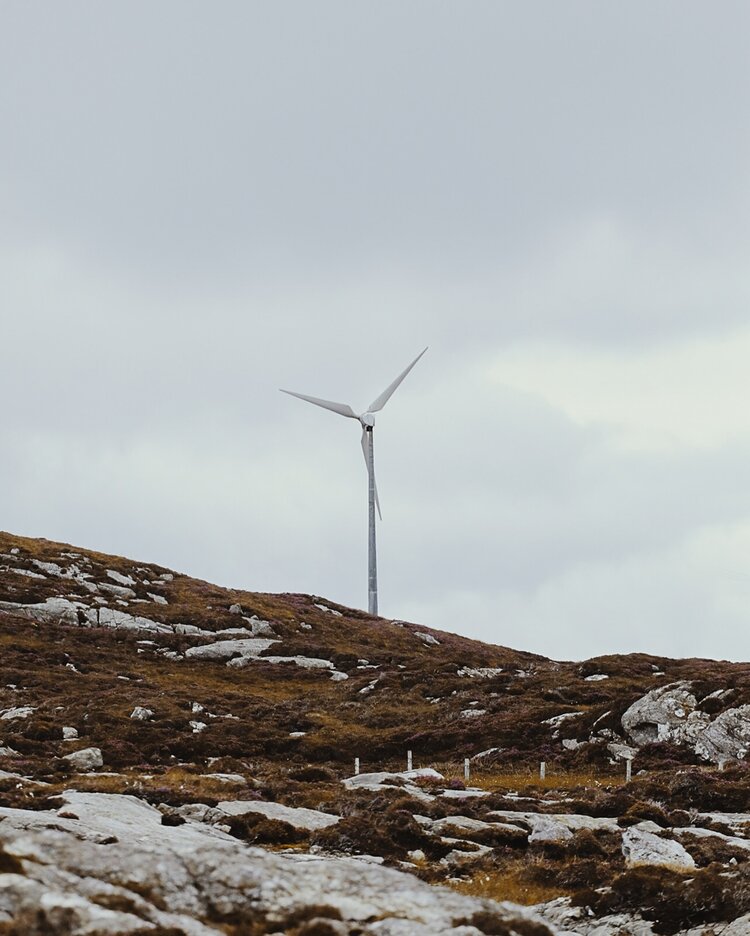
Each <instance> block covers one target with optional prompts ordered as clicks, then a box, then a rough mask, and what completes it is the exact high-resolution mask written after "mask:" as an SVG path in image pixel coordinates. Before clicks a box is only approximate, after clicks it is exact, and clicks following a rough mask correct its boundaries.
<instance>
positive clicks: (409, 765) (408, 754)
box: [406, 751, 413, 770]
mask: <svg viewBox="0 0 750 936" xmlns="http://www.w3.org/2000/svg"><path fill="white" fill-rule="evenodd" d="M412 763H413V760H412V756H411V751H407V752H406V769H407V770H412V769H413V767H412Z"/></svg>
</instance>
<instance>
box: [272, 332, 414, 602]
mask: <svg viewBox="0 0 750 936" xmlns="http://www.w3.org/2000/svg"><path fill="white" fill-rule="evenodd" d="M426 350H427V348H425V349H424V351H422V353H421V354H418V355H417V356H416V357H415V358H414V360H413V361H412V362H411V364H410V365H409V366H408V367H407V368H406V370H403V371H402V372H401V373H400V374H399V375H398V377H397V378H396V379H395V380H394V381H393V383H391V384H389V385H388V386H387V387H386V388H385V390H384V391H383V392H382V393H381V394H380V396H379V397H377V398H376V399H375V400H373V402H372V403H370V405H369V406H368V407H367V409H366V410H365V412H364V413H361V414H359V415H358V414H357V413H355V412H354V410H353V409H352V408H351V406H349V405H348V404H346V403H334V402H332V401H331V400H321V399H320V398H319V397H313V396H306V395H305V394H304V393H294V392H293V391H292V390H282V391H281V392H282V393H288V394H289V395H290V396H293V397H297V399H298V400H305V401H306V402H307V403H314V404H315V405H316V406H322V407H323V409H327V410H331V412H333V413H338V414H339V415H340V416H347V417H349V418H350V419H358V420H359V422H360V424H361V426H362V452H363V453H364V456H365V464H366V465H367V505H368V519H369V523H368V549H367V608H368V611H369V612H370V614H372V615H374V616H377V613H378V561H377V553H376V548H375V510H376V509H377V511H378V516H379V517H380V519H381V520H382V519H383V515H382V514H381V513H380V501H379V499H378V488H377V485H376V484H375V451H374V445H373V431H374V429H375V416H374V415H373V414H374V413H377V412H379V411H380V410H382V409H383V407H384V406H385V404H386V403H387V402H388V400H390V398H391V397H392V396H393V394H394V392H395V391H396V390H397V389H398V387H399V385H400V383H401V381H402V380H403V379H404V377H406V375H407V374H408V373H409V371H410V370H411V369H412V367H414V365H415V364H416V363H417V361H418V360H419V359H420V358H421V357H422V354H424V353H425V351H426Z"/></svg>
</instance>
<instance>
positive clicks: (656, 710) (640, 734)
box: [622, 683, 710, 745]
mask: <svg viewBox="0 0 750 936" xmlns="http://www.w3.org/2000/svg"><path fill="white" fill-rule="evenodd" d="M697 704H698V703H697V700H696V698H695V696H694V695H693V693H692V692H690V689H689V684H688V683H672V684H670V685H668V686H661V687H659V688H658V689H652V690H651V691H650V692H647V693H646V695H645V696H643V697H642V698H640V699H638V700H637V701H636V702H634V703H633V704H632V705H631V706H630V708H629V709H627V711H626V712H625V713H624V715H623V716H622V727H623V729H624V730H625V733H626V734H627V736H628V737H629V738H630V739H631V740H632V741H634V742H635V743H636V744H639V745H641V744H649V743H650V742H653V741H672V742H674V743H676V744H683V743H685V742H687V743H691V742H692V743H694V742H695V740H696V739H697V738H698V737H699V736H700V734H701V733H702V732H703V731H704V730H705V728H706V727H707V725H708V724H709V722H710V718H709V716H708V715H706V714H705V713H704V712H699V711H696V705H697Z"/></svg>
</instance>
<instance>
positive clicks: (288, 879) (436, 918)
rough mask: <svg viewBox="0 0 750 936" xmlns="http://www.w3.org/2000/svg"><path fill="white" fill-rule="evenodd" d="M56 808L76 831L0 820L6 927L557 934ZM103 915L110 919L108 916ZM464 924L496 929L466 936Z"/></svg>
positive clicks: (77, 801) (57, 823)
mask: <svg viewBox="0 0 750 936" xmlns="http://www.w3.org/2000/svg"><path fill="white" fill-rule="evenodd" d="M63 798H64V800H65V802H66V803H67V805H68V806H70V808H71V809H73V810H74V811H75V813H76V815H77V816H78V817H79V818H78V819H77V820H72V819H65V818H58V817H57V816H56V815H55V813H45V812H43V811H26V810H18V809H7V808H0V819H2V821H0V843H2V846H3V848H4V850H5V852H6V854H8V855H12V856H13V857H14V858H15V859H18V860H21V861H22V862H23V869H24V875H18V874H13V875H7V876H5V878H11V877H12V878H13V880H12V881H10V882H7V885H9V886H5V887H0V911H2V913H4V914H5V920H6V922H8V921H12V922H13V924H16V923H19V921H20V924H19V925H23V923H24V922H25V921H26V920H29V919H31V920H34V921H35V925H37V926H38V927H39V929H40V931H44V932H46V933H54V934H62V933H65V934H66V936H70V934H75V936H83V934H84V933H88V934H95V933H96V934H104V933H113V934H114V933H127V932H133V931H134V930H133V928H132V924H133V920H132V919H131V918H130V917H131V915H132V916H135V917H138V918H140V920H141V931H143V932H148V931H149V930H150V929H156V928H157V927H158V926H161V927H162V928H164V929H166V928H167V927H168V926H171V927H172V928H173V930H174V931H176V932H178V933H180V932H181V933H184V934H186V936H208V934H216V936H218V934H219V933H221V932H223V928H222V924H223V923H224V922H225V921H226V920H230V919H236V920H247V921H248V922H252V923H253V924H261V923H262V924H263V931H265V932H269V933H270V932H279V933H281V932H288V931H290V929H291V928H292V927H293V926H294V921H295V920H299V919H300V918H302V919H304V918H305V914H306V913H309V912H310V911H311V910H313V909H314V911H315V915H317V916H320V917H321V918H323V919H325V920H326V921H327V920H329V919H330V920H338V921H339V922H340V923H341V924H342V926H340V927H339V929H340V930H341V932H342V933H345V934H347V936H348V934H349V933H350V932H351V931H352V930H353V929H356V931H357V932H358V933H360V934H362V936H376V934H377V936H384V934H390V936H396V934H398V936H407V934H408V936H417V934H419V936H428V934H429V936H449V934H450V936H479V934H480V933H482V932H505V931H507V932H514V931H517V932H519V933H520V932H531V931H532V928H533V932H534V934H535V936H537V934H538V936H556V934H557V933H558V932H559V931H558V930H557V928H556V927H552V926H547V925H545V924H544V923H543V922H542V920H541V918H540V917H539V916H538V915H537V914H536V913H534V912H533V911H532V910H529V909H527V908H522V907H516V906H514V905H512V904H501V903H495V902H493V901H491V900H486V899H478V898H473V897H467V896H464V895H462V894H458V893H456V892H454V891H451V890H448V889H445V888H440V887H433V886H431V885H429V884H425V883H424V882H422V881H420V880H418V879H417V878H416V877H414V876H413V875H411V874H408V873H404V872H402V871H397V870H394V869H392V868H386V867H383V866H382V865H377V864H371V863H366V862H363V861H359V860H356V859H354V858H332V857H319V856H315V857H312V856H301V857H300V858H299V859H298V858H295V857H294V856H282V855H277V854H273V853H270V852H266V851H264V850H262V849H259V848H249V847H247V846H246V845H245V844H244V843H243V842H240V841H238V840H237V839H234V838H232V837H231V836H229V835H226V834H224V833H223V832H221V831H220V830H218V829H216V828H214V827H213V826H210V825H205V824H203V823H196V822H193V821H190V820H188V821H187V822H185V823H183V824H182V825H178V826H164V825H162V824H161V818H162V816H161V813H160V812H159V811H158V810H156V809H154V808H153V807H151V806H148V805H147V804H146V803H142V802H140V801H139V800H137V799H135V798H134V797H129V796H114V795H113V796H108V795H107V794H83V793H73V792H69V793H65V794H64V795H63ZM86 836H87V837H86ZM95 836H96V837H97V838H94V837H95ZM97 841H98V842H99V843H100V844H97ZM104 841H108V842H109V844H106V845H103V844H101V843H103V842H104ZM2 883H3V884H4V885H5V884H6V880H5V879H3V882H2ZM46 895H49V896H46ZM106 895H109V899H105V896H106ZM115 897H117V898H118V899H117V901H115ZM66 901H67V902H68V905H69V906H70V907H71V908H72V911H73V912H72V913H71V918H72V919H73V922H74V924H75V925H73V926H70V927H69V928H68V929H60V928H56V927H57V926H58V923H59V918H58V917H56V916H55V914H56V913H57V910H56V908H58V907H60V906H64V905H65V902H66ZM89 904H90V905H91V906H89ZM109 907H112V908H115V907H116V908H117V909H112V910H111V911H109V914H107V913H106V912H105V911H106V910H108V908H109ZM120 908H124V909H123V910H121V909H120ZM118 914H120V915H118ZM472 919H478V920H483V921H484V922H485V924H486V923H487V922H491V924H492V926H493V929H492V930H488V929H486V928H483V929H481V930H480V929H478V928H477V927H475V926H471V925H470V921H471V920H472ZM386 924H387V925H386ZM45 925H46V928H44V927H45ZM97 926H98V929H97ZM87 927H88V928H87ZM128 927H131V928H130V929H129V928H128ZM258 928H259V931H260V926H259V927H258ZM327 931H328V932H330V931H331V930H330V928H329V929H328V930H327ZM334 931H335V930H334Z"/></svg>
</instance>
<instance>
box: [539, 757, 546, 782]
mask: <svg viewBox="0 0 750 936" xmlns="http://www.w3.org/2000/svg"><path fill="white" fill-rule="evenodd" d="M546 776H547V764H546V763H545V762H544V761H542V762H541V763H540V764H539V779H540V780H544V779H545V777H546Z"/></svg>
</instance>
